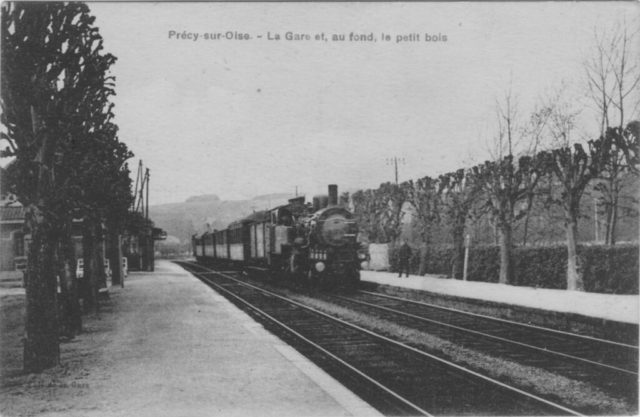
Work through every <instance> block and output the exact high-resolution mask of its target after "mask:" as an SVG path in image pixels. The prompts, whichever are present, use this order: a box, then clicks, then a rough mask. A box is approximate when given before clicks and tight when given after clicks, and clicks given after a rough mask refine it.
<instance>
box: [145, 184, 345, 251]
mask: <svg viewBox="0 0 640 417" xmlns="http://www.w3.org/2000/svg"><path fill="white" fill-rule="evenodd" d="M345 191H346V192H350V193H353V192H354V191H356V190H352V189H345V190H340V194H342V193H343V192H345ZM294 197H295V194H292V193H274V194H264V195H259V196H256V197H253V198H252V199H250V200H229V201H224V200H220V197H218V196H217V195H216V194H204V195H198V196H192V197H189V198H187V200H186V201H185V202H184V203H171V204H161V205H157V206H150V207H149V216H150V217H151V219H152V220H153V221H154V222H155V224H156V227H160V228H162V229H164V230H165V231H166V232H167V234H168V235H169V236H175V237H177V238H178V239H180V241H181V242H182V243H184V242H186V241H190V240H191V236H193V235H194V234H195V233H202V232H204V231H206V230H207V224H208V225H209V227H210V229H211V230H215V229H217V230H222V229H226V228H227V226H229V223H232V222H234V221H236V220H238V219H241V218H243V217H245V216H248V215H249V214H251V213H253V212H254V211H260V210H266V209H268V208H273V207H278V206H281V205H283V204H286V203H287V201H288V200H289V199H291V198H294ZM311 198H312V196H307V201H310V200H311Z"/></svg>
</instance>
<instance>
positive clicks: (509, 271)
mask: <svg viewBox="0 0 640 417" xmlns="http://www.w3.org/2000/svg"><path fill="white" fill-rule="evenodd" d="M499 282H500V284H512V283H513V266H512V264H511V225H509V224H507V225H502V226H500V280H499Z"/></svg>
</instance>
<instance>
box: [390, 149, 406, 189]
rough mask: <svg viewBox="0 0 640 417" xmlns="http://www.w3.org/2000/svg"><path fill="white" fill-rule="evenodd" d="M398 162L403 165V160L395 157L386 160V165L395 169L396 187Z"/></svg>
mask: <svg viewBox="0 0 640 417" xmlns="http://www.w3.org/2000/svg"><path fill="white" fill-rule="evenodd" d="M398 162H400V163H401V164H402V165H404V158H397V157H395V156H394V157H393V158H387V165H393V166H394V167H395V171H396V185H398Z"/></svg>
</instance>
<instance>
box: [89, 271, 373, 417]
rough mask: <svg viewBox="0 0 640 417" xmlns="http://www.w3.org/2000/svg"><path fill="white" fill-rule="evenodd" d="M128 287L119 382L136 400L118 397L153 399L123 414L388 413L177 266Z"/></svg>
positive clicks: (135, 278) (121, 297) (133, 277)
mask: <svg viewBox="0 0 640 417" xmlns="http://www.w3.org/2000/svg"><path fill="white" fill-rule="evenodd" d="M125 286H126V287H125V288H124V289H123V290H122V291H120V292H119V293H118V294H114V295H115V296H116V298H118V300H117V301H116V302H118V303H119V304H121V305H120V306H119V307H118V309H117V310H116V313H115V314H117V315H119V320H121V321H122V322H125V321H126V322H128V324H127V325H126V327H124V328H121V329H120V332H123V331H124V332H126V333H129V334H127V337H126V338H125V339H124V342H125V345H124V346H120V347H119V349H118V352H119V355H118V356H119V357H118V360H117V361H116V362H115V363H114V365H115V366H116V368H117V369H114V370H113V371H112V372H111V374H112V375H113V378H114V379H117V380H119V381H113V382H115V384H110V385H111V386H113V387H117V386H120V387H126V393H121V395H117V394H116V393H112V394H116V395H109V397H110V398H136V397H137V396H138V395H144V396H145V397H146V398H145V400H144V404H143V407H140V408H137V404H138V402H136V401H133V402H131V404H129V405H128V404H127V401H124V402H123V403H122V404H121V407H122V408H121V411H122V415H147V416H162V415H164V416H180V415H185V416H187V415H188V416H198V415H202V416H211V415H224V416H234V415H238V416H247V415H260V416H302V415H304V416H349V415H354V416H358V415H360V416H375V415H380V414H379V413H378V412H377V411H376V410H375V409H373V408H371V407H370V406H369V405H368V404H366V403H365V402H363V401H362V400H361V399H360V398H359V397H357V396H356V395H355V394H353V393H352V392H351V391H349V390H348V389H346V388H345V387H344V386H343V385H341V384H340V383H338V382H337V381H335V380H334V379H333V378H332V377H330V376H329V375H328V374H326V373H325V372H324V371H322V370H321V369H320V368H318V367H317V366H316V365H314V364H313V363H311V362H310V361H309V360H307V359H306V358H304V357H303V356H302V355H300V354H299V353H298V352H297V351H296V350H294V349H293V348H291V347H289V346H288V345H286V344H285V343H284V342H282V341H281V340H280V339H278V338H277V337H276V336H274V335H272V334H271V333H269V332H268V331H266V330H265V329H264V328H263V327H262V326H261V325H260V324H258V323H256V322H255V321H254V320H253V319H251V318H250V317H249V316H248V315H247V314H245V313H244V312H242V311H241V310H239V309H238V308H237V307H235V306H234V305H233V304H231V303H230V302H229V301H227V300H226V299H225V298H224V297H222V296H221V295H219V294H218V293H216V292H215V291H214V290H212V289H210V288H209V287H207V286H205V285H204V284H202V282H200V281H199V280H198V279H197V278H195V277H193V276H192V275H191V274H189V273H188V272H186V271H185V270H183V269H182V268H180V267H179V266H177V265H176V264H173V263H171V262H168V261H162V260H160V261H157V262H156V268H155V272H153V273H131V274H130V275H129V277H128V278H127V280H126V283H125ZM158 313H160V314H158ZM138 373H143V374H144V375H145V376H144V378H143V379H142V380H139V379H136V378H135V375H136V374H138ZM128 377H132V378H131V379H130V380H127V378H128ZM141 385H145V386H146V387H145V386H141ZM150 388H151V389H150ZM92 414H93V413H92ZM98 414H101V413H98ZM106 414H107V415H110V414H111V413H106ZM115 414H119V413H117V412H116V413H115Z"/></svg>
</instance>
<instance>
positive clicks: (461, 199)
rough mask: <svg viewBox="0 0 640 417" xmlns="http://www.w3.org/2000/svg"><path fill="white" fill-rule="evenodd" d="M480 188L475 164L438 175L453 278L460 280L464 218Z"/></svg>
mask: <svg viewBox="0 0 640 417" xmlns="http://www.w3.org/2000/svg"><path fill="white" fill-rule="evenodd" d="M481 191H482V182H481V181H478V168H477V167H475V168H473V169H471V170H469V171H467V172H465V170H463V169H459V170H458V171H456V172H451V173H448V174H444V175H441V176H440V177H439V178H438V194H439V196H440V201H441V206H442V209H441V212H442V219H443V221H444V222H445V223H446V224H447V226H448V227H449V230H450V232H451V237H452V239H453V248H454V256H453V259H452V267H451V277H452V278H456V279H462V275H463V268H464V234H465V228H466V224H467V218H468V217H470V216H471V215H472V213H473V210H472V209H473V207H474V206H475V204H476V202H477V200H478V199H479V197H480V194H481Z"/></svg>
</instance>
